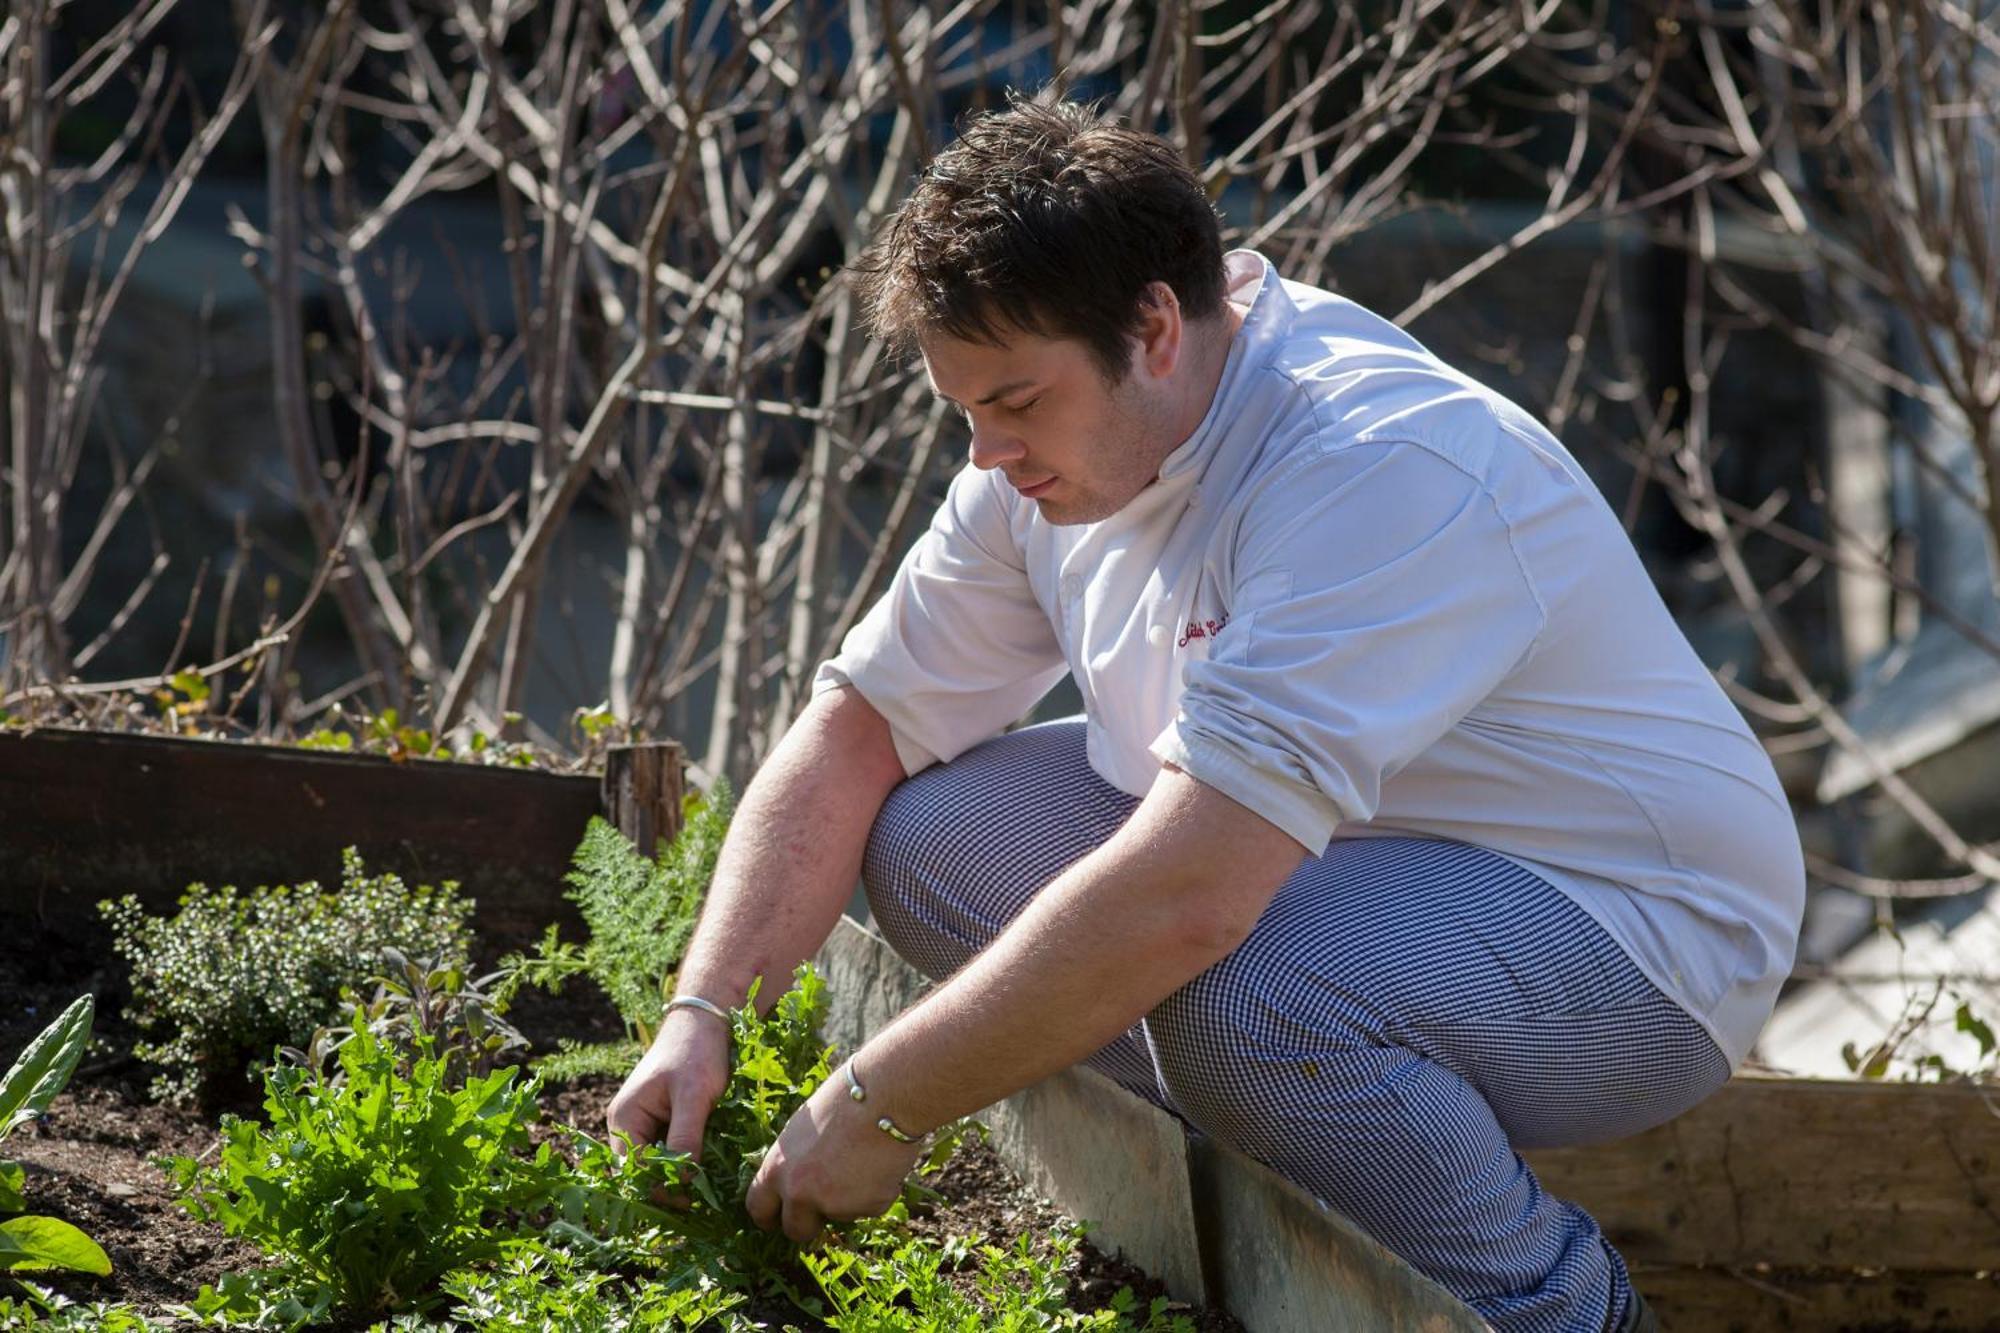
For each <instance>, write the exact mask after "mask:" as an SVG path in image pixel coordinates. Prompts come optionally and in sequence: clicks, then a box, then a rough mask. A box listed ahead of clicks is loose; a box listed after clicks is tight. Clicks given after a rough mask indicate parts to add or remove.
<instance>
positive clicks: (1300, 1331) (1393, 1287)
mask: <svg viewBox="0 0 2000 1333" xmlns="http://www.w3.org/2000/svg"><path fill="white" fill-rule="evenodd" d="M1191 1157H1192V1161H1193V1167H1194V1196H1195V1215H1196V1216H1197V1217H1198V1218H1199V1219H1200V1225H1201V1239H1202V1260H1203V1265H1204V1268H1205V1269H1206V1271H1207V1273H1208V1285H1209V1292H1210V1295H1211V1296H1212V1297H1213V1298H1214V1299H1215V1300H1217V1301H1218V1302H1219V1303H1220V1304H1221V1305H1222V1306H1223V1307H1224V1308H1225V1309H1227V1310H1228V1311H1229V1312H1230V1313H1231V1314H1233V1315H1235V1316H1236V1317H1237V1318H1238V1319H1241V1320H1242V1321H1243V1325H1244V1327H1245V1328H1248V1329H1251V1330H1252V1331H1253V1333H1324V1330H1328V1329H1354V1330H1357V1331H1358V1330H1361V1329H1368V1330H1380V1333H1481V1330H1483V1329H1485V1328H1486V1324H1485V1322H1484V1321H1483V1320H1481V1319H1480V1318H1479V1316H1477V1315H1476V1314H1474V1313H1473V1312H1472V1311H1471V1310H1470V1309H1468V1308H1466V1306H1464V1305H1463V1304H1461V1303H1460V1302H1459V1301H1458V1300H1457V1299H1455V1298H1454V1297H1453V1296H1452V1295H1451V1293H1449V1292H1447V1291H1446V1290H1445V1289H1444V1288H1442V1287H1440V1286H1438V1285H1437V1284H1436V1283H1434V1282H1432V1281H1430V1280H1429V1279H1428V1278H1426V1277H1424V1276H1423V1275H1422V1274H1421V1273H1419V1272H1417V1271H1416V1270H1415V1269H1414V1268H1411V1267H1410V1266H1409V1265H1408V1264H1406V1263H1404V1262H1403V1261H1402V1260H1401V1259H1400V1258H1398V1257H1397V1256H1396V1255H1395V1254H1393V1253H1391V1252H1390V1251H1389V1250H1387V1249H1385V1248H1383V1247H1382V1246H1381V1245H1380V1244H1378V1243H1376V1242H1375V1241H1374V1240H1372V1239H1370V1238H1369V1237H1368V1236H1366V1235H1364V1234H1363V1233H1362V1232H1361V1231H1359V1230H1358V1229H1356V1228H1355V1226H1354V1225H1353V1224H1352V1223H1350V1222H1348V1221H1347V1219H1345V1218H1343V1217H1342V1216H1340V1214H1338V1213H1336V1212H1333V1211H1332V1210H1331V1209H1328V1208H1325V1207H1323V1206H1322V1205H1321V1204H1320V1202H1319V1200H1317V1199H1315V1198H1313V1197H1312V1196H1311V1195H1310V1194H1308V1193H1306V1192H1305V1191H1304V1190H1302V1189H1300V1188H1299V1187H1298V1186H1296V1185H1294V1184H1292V1183H1291V1182H1290V1181H1288V1180H1286V1179H1284V1178H1283V1177H1282V1176H1279V1175H1278V1174H1277V1173H1276V1172H1273V1171H1271V1170H1269V1169H1268V1168H1266V1167H1264V1166H1262V1165H1260V1164H1258V1163H1257V1162H1254V1161H1252V1160H1251V1159H1249V1158H1248V1157H1245V1156H1244V1155H1243V1154H1242V1153H1239V1152H1237V1151H1236V1150H1235V1149H1233V1148H1230V1147H1228V1146H1226V1145H1224V1144H1220V1143H1217V1142H1216V1141H1215V1140H1213V1139H1208V1138H1202V1139H1197V1140H1195V1141H1194V1144H1193V1146H1192V1153H1191Z"/></svg>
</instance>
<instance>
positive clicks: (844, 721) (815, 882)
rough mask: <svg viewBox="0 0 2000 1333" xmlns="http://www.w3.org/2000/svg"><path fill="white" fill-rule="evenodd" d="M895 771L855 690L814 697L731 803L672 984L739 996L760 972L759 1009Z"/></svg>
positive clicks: (822, 925)
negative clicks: (695, 923) (733, 804)
mask: <svg viewBox="0 0 2000 1333" xmlns="http://www.w3.org/2000/svg"><path fill="white" fill-rule="evenodd" d="M902 777H903V768H902V764H901V763H900V761H898V759H897V758H896V752H895V746H894V743H893V742H892V741H891V739H890V735H889V727H888V724H887V723H886V722H884V721H883V719H882V716H881V714H879V713H877V712H876V711H875V710H874V708H873V707H872V706H871V705H869V703H868V702H867V701H866V700H865V699H863V698H862V697H861V695H860V694H859V693H857V692H856V691H854V690H852V689H848V688H843V689H837V690H831V691H828V692H827V693H825V694H822V695H819V696H818V697H817V698H815V699H814V700H813V701H812V703H811V704H809V705H808V706H807V708H806V711H805V712H804V713H803V714H801V715H800V717H799V719H798V721H797V722H795V723H793V724H792V727H791V729H790V730H789V731H787V732H786V733H785V737H784V739H783V740H782V741H780V742H779V743H778V746H777V748H776V749H775V750H773V751H772V752H771V755H770V757H769V758H768V759H766V760H765V762H764V765H763V767H762V768H760V769H759V770H758V772H757V775H756V777H755V778H754V779H753V780H752V781H751V783H750V785H749V787H748V789H747V790H745V792H744V793H743V798H742V800H741V801H740V802H738V805H737V809H736V814H735V817H734V818H733V819H732V820H731V821H730V826H729V835H728V837H727V838H726V839H725V840H724V842H723V846H722V852H721V855H720V856H719V857H718V858H717V861H716V868H715V879H714V881H713V882H712V883H711V885H710V886H709V891H708V901H707V904H706V906H705V907H704V908H703V910H702V915H701V923H700V925H699V926H698V927H697V928H696V930H695V933H694V938H693V940H692V941H691V942H690V943H689V945H688V950H687V956H686V958H685V960H684V961H683V963H682V965H681V973H680V978H679V983H678V989H679V990H680V992H681V993H682V994H684V995H688V994H691V995H699V996H702V997H703V998H705V999H708V1000H712V1001H714V1002H716V1003H718V1004H725V1005H738V1004H741V1003H742V1002H743V997H744V995H745V994H746V993H747V992H748V990H749V987H750V981H751V978H753V977H756V976H759V975H761V976H763V977H764V978H765V980H764V983H763V985H762V986H761V987H760V988H759V990H758V995H757V1007H758V1009H759V1011H760V1012H761V1011H768V1010H769V1009H770V1007H771V1006H772V1005H773V1004H774V1003H776V1002H777V999H778V997H779V996H780V995H782V994H784V992H785V989H786V987H787V986H789V985H790V983H791V973H792V969H793V968H794V967H796V966H797V965H798V963H799V961H800V960H801V959H804V958H806V957H808V956H809V955H810V954H811V953H812V952H813V951H814V950H816V949H817V948H819V946H820V945H821V944H822V943H823V942H825V940H826V937H827V935H828V934H829V933H830V932H831V931H832V930H833V926H834V923H835V922H836V921H838V920H839V918H840V913H841V911H842V910H843V909H844V908H845V907H846V905H847V900H848V897H849V895H850V894H851V893H852V892H853V889H854V882H855V880H856V878H857V877H858V876H859V875H860V873H861V856H862V853H863V851H864V850H865V848H866V847H867V843H868V832H869V829H870V828H872V827H873V825H874V822H875V816H876V815H877V813H879V812H880V810H881V808H882V802H883V801H884V800H885V799H886V798H887V797H888V794H889V791H890V789H891V788H893V787H894V786H895V785H896V783H897V782H899V781H901V780H902Z"/></svg>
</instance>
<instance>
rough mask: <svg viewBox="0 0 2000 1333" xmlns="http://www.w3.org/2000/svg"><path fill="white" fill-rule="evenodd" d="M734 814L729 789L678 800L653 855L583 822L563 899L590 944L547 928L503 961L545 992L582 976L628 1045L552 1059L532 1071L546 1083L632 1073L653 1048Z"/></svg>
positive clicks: (600, 824) (600, 825)
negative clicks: (673, 819)
mask: <svg viewBox="0 0 2000 1333" xmlns="http://www.w3.org/2000/svg"><path fill="white" fill-rule="evenodd" d="M733 810H734V797H733V795H732V794H731V791H730V788H729V786H728V784H727V783H724V782H717V783H716V784H715V786H714V789H713V790H712V791H711V792H710V794H709V795H708V796H706V797H703V796H702V795H700V794H699V793H690V794H689V795H688V797H687V798H686V800H685V801H683V803H682V822H681V830H680V832H679V834H677V835H676V836H675V837H674V839H673V840H672V841H671V842H663V843H662V845H661V847H660V848H659V851H658V854H657V855H656V856H650V857H649V856H645V855H642V854H641V853H640V852H638V851H637V850H635V849H634V848H633V846H632V843H631V840H630V839H628V838H626V836H625V835H624V834H622V833H620V832H619V831H618V829H617V828H616V827H615V826H614V825H612V824H611V823H609V822H608V821H606V820H604V819H592V820H591V821H590V823H589V825H588V826H587V827H586V828H585V830H584V835H583V841H582V842H581V843H580V844H578V846H577V849H576V854H575V856H574V858H573V861H572V866H573V868H572V869H571V871H570V873H569V875H568V876H567V877H566V880H567V883H568V884H569V886H570V887H569V890H568V892H567V893H566V894H565V896H566V897H567V898H569V900H570V901H571V902H573V903H575V904H576V905H577V909H578V911H580V912H581V913H582V915H583V920H584V925H585V926H586V927H587V928H588V929H589V932H590V935H589V940H588V942H587V943H585V944H583V945H581V946H578V945H573V944H568V943H565V942H564V941H563V940H562V939H561V938H560V932H559V931H558V930H557V928H555V927H553V926H552V927H550V928H549V932H548V934H547V935H546V936H545V937H544V938H543V940H542V943H541V945H540V947H539V950H538V951H537V952H536V953H535V954H532V955H528V956H522V955H518V954H517V955H510V956H509V957H507V958H505V959H502V960H501V964H502V966H503V967H507V968H511V969H513V970H514V971H515V972H516V973H517V974H518V975H519V976H520V977H521V978H522V979H523V980H524V981H533V982H535V983H536V984H541V985H546V986H548V987H550V988H551V989H553V988H554V987H556V986H558V985H560V984H561V983H562V982H563V981H564V980H566V979H568V978H569V977H572V976H574V975H576V974H577V973H579V972H582V973H586V974H588V975H589V976H590V978H591V979H592V980H593V981H595V982H596V983H597V984H598V986H599V987H600V988H602V989H603V991H604V993H605V994H606V995H607V996H609V997H610V1000H611V1004H612V1007H613V1008H615V1009H616V1010H617V1011H618V1015H619V1017H620V1018H621V1019H623V1020H624V1023H625V1029H626V1034H627V1040H626V1041H625V1042H623V1043H620V1044H617V1045H614V1046H611V1047H609V1048H603V1047H599V1048H591V1047H577V1046H570V1047H566V1048H565V1050H564V1053H563V1054H562V1055H561V1056H557V1057H551V1059H552V1060H553V1061H554V1063H553V1064H552V1065H546V1066H545V1065H541V1064H538V1065H537V1068H539V1069H542V1071H543V1072H544V1073H546V1074H548V1075H549V1076H550V1077H559V1076H560V1077H570V1076H574V1074H575V1073H577V1072H579V1071H595V1070H599V1069H604V1068H607V1067H610V1068H617V1067H622V1068H624V1069H630V1068H631V1066H632V1064H633V1062H634V1061H636V1060H637V1059H638V1057H639V1053H640V1052H641V1051H643V1050H644V1049H645V1047H646V1046H647V1045H648V1044H650V1043H651V1042H652V1040H653V1034H654V1032H655V1031H656V1030H657V1029H658V1026H659V1021H660V1008H661V1006H662V1004H663V1003H664V1002H665V1001H666V999H667V997H668V996H669V995H671V993H672V990H673V982H674V977H675V975H676V973H677V972H678V971H679V968H680V964H681V955H682V954H683V953H685V952H686V950H687V944H688V939H689V937H690V936H692V935H693V933H694V926H695V919H696V917H697V916H698V915H699V914H700V911H701V904H702V899H703V896H704V895H705V894H706V893H707V892H708V884H709V881H710V880H711V879H713V878H714V876H715V862H716V857H717V856H718V855H719V854H720V852H721V850H722V840H723V838H724V836H725V835H726V834H727V833H728V831H729V819H730V815H731V814H732V812H733Z"/></svg>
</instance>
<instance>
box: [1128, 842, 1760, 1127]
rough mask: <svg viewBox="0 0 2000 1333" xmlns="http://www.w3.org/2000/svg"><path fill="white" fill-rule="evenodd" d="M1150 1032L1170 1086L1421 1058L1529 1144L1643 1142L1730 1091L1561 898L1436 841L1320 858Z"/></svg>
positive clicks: (1661, 1005)
mask: <svg viewBox="0 0 2000 1333" xmlns="http://www.w3.org/2000/svg"><path fill="white" fill-rule="evenodd" d="M1147 1024H1148V1028H1149V1030H1150V1031H1151V1033H1152V1035H1153V1038H1154V1040H1155V1042H1156V1044H1157V1046H1158V1048H1159V1049H1160V1051H1161V1060H1162V1065H1163V1067H1164V1068H1165V1070H1166V1072H1167V1074H1168V1076H1169V1080H1170V1086H1171V1084H1172V1082H1173V1081H1174V1076H1175V1075H1176V1073H1177V1072H1178V1073H1181V1074H1183V1075H1184V1076H1186V1077H1190V1078H1199V1077H1203V1074H1202V1072H1201V1071H1203V1070H1208V1071H1211V1073H1212V1072H1213V1071H1215V1070H1216V1069H1217V1068H1218V1063H1217V1060H1218V1051H1219V1050H1220V1051H1228V1052H1231V1053H1232V1054H1230V1055H1228V1056H1225V1057H1223V1058H1224V1060H1225V1062H1226V1061H1229V1060H1234V1061H1235V1062H1237V1063H1238V1064H1240V1065H1243V1066H1245V1067H1246V1068H1247V1069H1249V1070H1252V1071H1255V1070H1260V1069H1261V1070H1263V1071H1265V1072H1267V1073H1275V1072H1276V1071H1278V1070H1281V1069H1286V1068H1300V1069H1304V1068H1322V1067H1324V1068H1326V1069H1328V1070H1331V1069H1332V1068H1333V1067H1335V1065H1336V1063H1337V1062H1338V1060H1339V1059H1340V1057H1341V1055H1342V1054H1343V1053H1344V1052H1354V1051H1367V1050H1372V1049H1379V1048H1383V1047H1397V1048H1402V1049H1406V1050H1409V1051H1412V1052H1414V1053H1416V1054H1418V1055H1420V1056H1422V1057H1423V1058H1424V1059H1426V1060H1430V1061H1433V1062H1435V1063H1437V1064H1439V1065H1441V1066H1443V1067H1444V1068H1446V1069H1448V1070H1450V1071H1451V1072H1452V1073H1453V1074H1456V1075H1457V1076H1458V1077H1460V1078H1462V1079H1464V1080H1465V1082H1466V1083H1468V1084H1470V1085H1471V1086H1472V1088H1474V1089H1475V1090H1477V1091H1478V1093H1479V1094H1480V1095H1481V1096H1482V1097H1483V1098H1484V1099H1485V1100H1486V1101H1487V1102H1488V1103H1489V1104H1490V1105H1491V1106H1492V1108H1493V1111H1494V1114H1495V1116H1496V1117H1497V1118H1498V1120H1499V1121H1500V1124H1501V1125H1502V1127H1503V1128H1504V1129H1505V1130H1506V1132H1507V1134H1508V1136H1509V1137H1510V1138H1511V1139H1513V1140H1514V1141H1515V1142H1516V1143H1517V1144H1523V1145H1526V1144H1538V1143H1554V1142H1580V1141H1587V1140H1590V1139H1601V1138H1612V1137H1617V1136H1620V1135H1623V1134H1628V1133H1635V1132H1637V1131H1638V1130H1641V1129H1644V1128H1647V1127H1649V1126H1650V1125H1653V1124H1657V1123H1659V1122H1660V1121H1663V1120H1666V1119H1669V1118H1671V1117H1672V1116H1673V1115H1676V1114H1679V1113H1680V1112H1681V1111H1682V1110H1685V1109H1687V1107H1689V1106H1691V1105H1693V1104H1694V1103H1695V1102H1697V1101H1699V1100H1700V1099H1701V1098H1702V1097H1705V1096H1707V1095H1708V1094H1709V1093H1710V1092H1712V1091H1713V1090H1714V1088H1716V1087H1718V1086H1720V1084H1721V1082H1722V1081H1723V1080H1724V1079H1726V1078H1727V1076H1728V1065H1727V1061H1726V1060H1725V1059H1724V1058H1723V1057H1722V1055H1721V1052H1720V1051H1719V1050H1718V1049H1717V1048H1716V1046H1715V1043H1714V1042H1713V1040H1712V1039H1710V1038H1709V1036H1708V1035H1707V1033H1706V1032H1705V1031H1704V1030H1703V1029H1702V1028H1701V1027H1700V1025H1699V1024H1698V1023H1696V1022H1695V1021H1694V1020H1693V1019H1692V1018H1690V1017H1689V1016H1688V1015H1687V1014H1686V1012H1685V1011H1684V1010H1682V1009H1681V1008H1680V1007H1679V1006H1678V1005H1676V1004H1675V1003H1674V1002H1673V1001H1672V1000H1671V999H1669V998H1668V997H1667V996H1665V995H1664V994H1662V993H1661V992H1660V991H1659V990H1658V988H1656V987H1655V986H1654V985H1653V984H1652V983H1651V982H1650V981H1648V980H1647V979H1646V977H1645V976H1644V975H1643V974H1642V973H1641V972H1640V971H1639V970H1638V968H1637V967H1636V965H1634V964H1633V963H1632V961H1631V959H1630V958H1629V957H1628V956H1627V955H1626V954H1625V952H1624V951H1623V950H1622V949H1620V948H1619V947H1618V945H1617V944H1616V942H1615V941H1613V940H1612V939H1611V938H1610V937H1609V936H1608V935H1607V934H1606V933H1605V932H1604V930H1603V929H1602V927H1600V926H1598V925H1597V923H1596V922H1595V921H1594V920H1592V919H1591V917H1590V916H1589V914H1588V913H1586V912H1584V911H1583V910H1582V909H1581V908H1579V907H1577V906H1576V904H1574V903H1573V902H1571V901H1570V900H1569V898H1568V897H1567V896H1566V895H1564V894H1563V893H1562V892H1561V891H1560V890H1559V889H1557V888H1556V887H1555V886H1553V885H1551V884H1549V883H1548V882H1547V881H1545V880H1543V879H1541V878H1540V877H1539V876H1537V875H1534V874H1533V873H1531V872H1529V871H1527V870H1525V869H1523V868H1522V867H1520V866H1517V865H1515V864H1514V863H1513V862H1511V861H1508V860H1506V859H1505V858H1504V857H1501V856H1498V855H1497V854H1495V853H1492V852H1489V851H1486V850H1485V849H1483V848H1478V847H1472V846H1468V845H1466V844H1463V843H1456V842H1449V841H1444V840H1437V839H1419V838H1352V839H1342V840H1338V841H1336V842H1335V843H1333V845H1332V846H1330V847H1329V848H1328V849H1327V851H1326V853H1325V854H1324V855H1323V856H1320V857H1315V858H1309V859H1308V860H1307V861H1306V862H1304V863H1303V864H1302V865H1301V866H1300V867H1299V869H1298V870H1297V871H1296V872H1295V873H1294V874H1293V875H1292V876H1291V878H1290V879H1288V880H1287V881H1286V882H1285V884H1284V885H1283V886H1282V887H1281V888H1280V889H1279V891H1278V893H1277V895H1276V896H1275V897H1274V898H1273V899H1272V901H1271V903H1270V904H1269V905H1268V906H1267V907H1266V909H1265V911H1264V914H1263V915H1262V916H1261V917H1260V918H1259V920H1258V922H1257V925H1256V927H1255V928H1254V929H1253V930H1252V932H1251V934H1250V936H1249V938H1248V939H1246V940H1245V941H1244V943H1243V944H1242V945H1241V946H1239V947H1238V948H1237V949H1236V950H1235V951H1234V952H1233V953H1232V954H1231V955H1230V956H1229V957H1227V958H1225V959H1223V960H1222V961H1221V962H1219V963H1217V964H1216V965H1215V966H1214V967H1212V968H1210V969H1209V970H1208V971H1207V972H1205V973H1203V974H1202V975H1201V976H1200V977H1197V978H1196V979H1195V980H1194V981H1192V982H1190V983H1189V984H1188V985H1187V986H1185V987H1183V988H1181V990H1179V991H1177V992H1176V993H1175V994H1174V995H1173V996H1171V997H1169V999H1168V1000H1167V1001H1166V1002H1164V1003H1163V1004H1162V1005H1161V1006H1159V1008H1157V1009H1156V1010H1155V1011H1154V1013H1153V1014H1152V1015H1150V1016H1149V1017H1148V1020H1147ZM1256 1081H1262V1080H1261V1077H1260V1078H1259V1079H1257V1080H1256ZM1176 1095H1177V1096H1178V1095H1179V1094H1178V1093H1176ZM1291 1095H1292V1094H1291V1093H1287V1094H1286V1096H1287V1097H1290V1096H1291Z"/></svg>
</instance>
